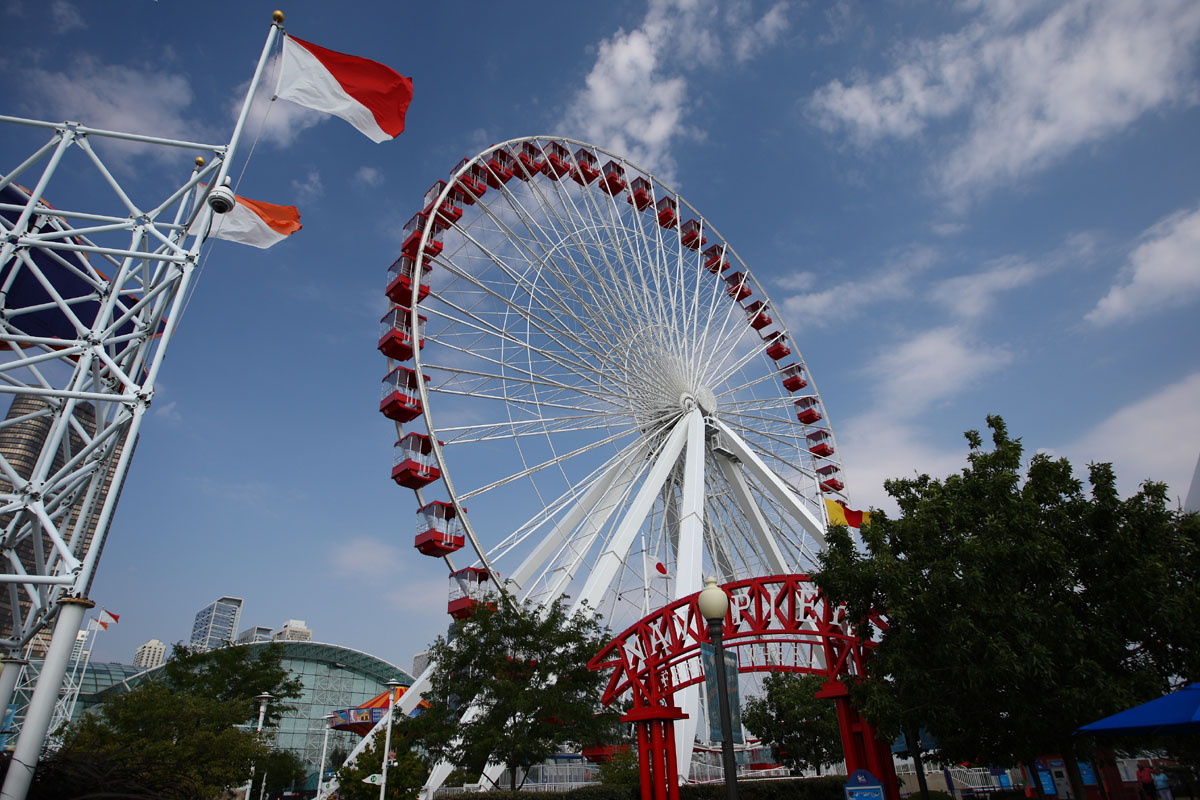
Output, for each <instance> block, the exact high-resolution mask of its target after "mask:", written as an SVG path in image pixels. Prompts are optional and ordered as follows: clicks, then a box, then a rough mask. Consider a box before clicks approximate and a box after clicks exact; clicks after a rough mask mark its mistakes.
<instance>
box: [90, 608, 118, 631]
mask: <svg viewBox="0 0 1200 800" xmlns="http://www.w3.org/2000/svg"><path fill="white" fill-rule="evenodd" d="M120 619H121V617H120V616H118V615H117V614H114V613H112V612H111V611H109V610H108V609H105V608H102V609H100V616H99V618H98V619H97V620H96V622H97V623H98V624H99V625H100V627H101V628H104V630H108V626H109V625H110V624H112V625H116V624H117V622H118V621H119V620H120Z"/></svg>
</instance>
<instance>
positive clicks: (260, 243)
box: [188, 195, 303, 249]
mask: <svg viewBox="0 0 1200 800" xmlns="http://www.w3.org/2000/svg"><path fill="white" fill-rule="evenodd" d="M234 199H236V200H237V203H236V204H235V205H234V207H233V210H232V211H230V212H229V213H228V214H213V216H212V227H210V228H209V231H208V235H209V236H211V237H212V238H214V239H225V240H226V241H229V242H237V243H238V244H248V245H250V246H252V247H259V248H263V249H266V248H268V247H270V246H271V245H274V244H278V243H279V242H282V241H283V240H284V239H286V238H287V237H289V236H291V235H292V234H293V233H295V232H296V231H298V230H300V228H302V227H303V226H302V225H301V224H300V209H298V208H296V207H295V206H277V205H275V204H274V203H264V202H262V201H261V200H250V199H248V198H245V197H237V196H236V195H235V196H234ZM202 217H203V215H202V214H201V215H197V217H196V222H193V223H192V227H191V228H190V229H189V230H188V233H192V234H194V233H198V232H199V227H200V225H199V221H200V219H201V218H202Z"/></svg>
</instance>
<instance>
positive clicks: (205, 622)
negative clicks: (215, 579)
mask: <svg viewBox="0 0 1200 800" xmlns="http://www.w3.org/2000/svg"><path fill="white" fill-rule="evenodd" d="M241 616H242V598H240V597H220V598H217V599H216V600H215V601H213V602H212V603H209V604H208V605H206V606H205V607H204V608H202V609H200V610H199V611H198V612H197V613H196V621H195V623H193V625H192V638H191V641H190V642H189V644H191V646H192V647H196V648H199V649H201V650H212V649H214V648H217V647H224V646H225V645H227V644H232V643H233V637H234V635H235V634H236V633H237V629H238V621H239V620H240V619H241Z"/></svg>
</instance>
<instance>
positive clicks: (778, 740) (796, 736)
mask: <svg viewBox="0 0 1200 800" xmlns="http://www.w3.org/2000/svg"><path fill="white" fill-rule="evenodd" d="M824 683H825V678H823V677H821V676H819V675H797V674H793V673H786V672H779V673H773V674H770V675H768V676H767V677H766V680H764V681H763V693H762V694H761V695H760V696H758V697H754V698H752V699H750V700H749V701H747V703H746V705H745V708H744V709H743V710H742V723H743V724H744V725H745V726H746V729H747V730H749V731H750V732H751V733H753V734H754V735H755V736H757V737H758V738H759V740H760V741H762V743H763V744H765V745H767V746H769V747H771V748H772V749H773V750H774V751H775V758H776V759H778V760H779V762H780V763H782V764H785V765H787V766H788V767H790V768H792V769H797V770H802V769H805V768H807V767H812V768H814V769H816V770H817V771H818V773H819V772H820V770H821V766H822V765H824V764H831V763H833V762H835V761H838V760H840V759H841V758H842V737H841V731H840V729H839V728H838V719H837V708H836V707H835V706H834V704H833V701H832V700H828V699H820V698H817V697H815V696H814V695H815V694H816V693H817V692H818V691H820V689H821V686H822V685H823V684H824Z"/></svg>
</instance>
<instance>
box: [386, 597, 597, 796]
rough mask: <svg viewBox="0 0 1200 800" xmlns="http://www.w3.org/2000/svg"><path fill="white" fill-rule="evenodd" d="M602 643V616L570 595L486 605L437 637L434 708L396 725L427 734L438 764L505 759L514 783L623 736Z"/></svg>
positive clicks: (476, 769)
mask: <svg viewBox="0 0 1200 800" xmlns="http://www.w3.org/2000/svg"><path fill="white" fill-rule="evenodd" d="M603 644H604V639H603V630H602V628H601V626H600V624H599V623H598V622H597V621H596V620H595V618H594V617H593V616H591V615H589V614H586V613H582V614H570V613H569V612H568V611H567V610H566V608H565V606H564V605H563V603H562V602H561V601H560V602H555V603H554V604H553V605H551V606H549V607H546V608H537V607H534V606H521V607H518V606H516V605H515V604H506V603H501V604H499V605H498V606H496V607H491V606H489V605H486V604H481V605H479V606H477V607H476V609H475V612H474V613H473V614H472V615H471V616H470V617H468V618H466V619H463V620H460V621H458V622H456V623H455V624H454V626H453V627H452V629H451V631H450V635H449V637H448V638H446V637H439V638H438V639H437V641H436V642H435V643H434V645H433V647H432V648H431V653H430V655H431V659H432V661H433V663H434V664H436V667H435V669H434V672H433V676H432V680H431V685H430V689H429V691H428V692H426V694H425V700H426V701H427V702H428V703H429V707H428V708H426V709H425V710H424V711H423V712H422V713H421V714H419V715H418V716H416V717H413V718H411V719H408V720H404V721H403V723H402V725H401V724H398V725H397V730H399V729H400V728H401V727H403V728H404V734H405V735H406V736H409V737H410V738H411V739H413V740H415V741H419V742H420V744H421V749H422V751H423V752H424V753H425V754H426V756H427V758H428V759H429V760H430V761H431V762H434V761H439V760H442V759H445V760H447V761H449V762H450V763H451V764H453V765H454V766H455V767H457V768H458V769H460V770H462V771H463V772H466V773H468V774H475V775H478V774H480V773H481V772H482V771H483V768H484V766H485V764H487V763H488V762H489V761H492V762H495V763H502V764H504V765H505V767H507V768H508V770H509V773H510V785H509V788H510V789H515V788H516V786H517V780H518V779H517V776H518V774H519V773H521V772H522V770H525V771H527V770H528V768H529V767H530V766H531V765H533V764H538V763H540V762H542V761H544V760H545V759H547V758H549V757H550V756H552V755H554V754H555V753H556V752H560V751H561V749H562V748H564V747H566V746H568V745H576V746H582V745H588V744H597V743H607V742H608V741H611V740H613V739H614V738H615V737H616V727H617V726H616V724H615V722H616V715H615V714H607V713H600V708H599V697H600V690H601V683H602V681H603V676H602V675H601V674H600V673H597V672H592V671H591V670H589V669H588V667H587V664H588V661H589V660H590V659H591V657H592V656H593V655H595V654H596V653H597V652H598V651H599V649H600V647H601V646H602V645H603ZM468 707H473V708H474V711H472V713H471V715H469V716H468V717H466V718H464V712H466V711H467V709H468ZM520 781H521V782H522V783H523V782H524V778H523V777H522V778H521V779H520Z"/></svg>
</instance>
